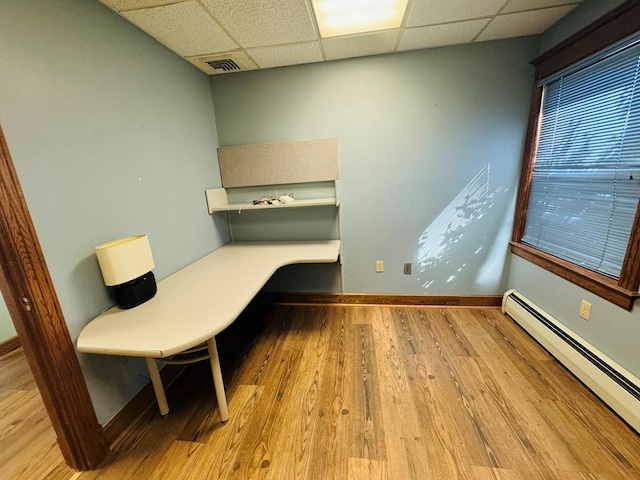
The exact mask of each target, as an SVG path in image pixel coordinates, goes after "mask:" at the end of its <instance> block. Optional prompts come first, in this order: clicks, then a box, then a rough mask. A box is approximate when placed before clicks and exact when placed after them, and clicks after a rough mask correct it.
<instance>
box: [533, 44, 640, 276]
mask: <svg viewBox="0 0 640 480" xmlns="http://www.w3.org/2000/svg"><path fill="white" fill-rule="evenodd" d="M589 60H590V61H588V62H581V65H580V66H579V67H580V68H576V66H572V67H569V68H568V69H566V70H565V71H564V72H560V73H559V74H556V75H554V77H553V78H550V79H548V80H546V81H543V103H542V120H541V126H540V131H539V137H538V145H537V149H536V157H535V164H534V170H533V178H532V182H531V194H530V197H529V207H528V211H527V220H526V224H525V233H524V236H523V238H522V241H523V242H524V243H526V244H529V245H531V246H533V247H535V248H537V249H539V250H542V251H544V252H547V253H549V254H551V255H554V256H557V257H560V258H563V259H565V260H568V261H570V262H573V263H575V264H577V265H580V266H583V267H585V268H588V269H590V270H593V271H596V272H600V273H603V274H606V275H609V276H612V277H615V278H617V277H619V275H620V271H621V268H622V263H623V261H624V257H625V252H626V248H627V243H628V241H629V235H630V232H631V228H632V224H633V220H634V217H635V213H636V209H637V208H638V199H639V198H640V44H639V43H638V41H637V39H630V40H628V41H627V42H626V43H624V44H622V45H617V46H616V51H615V52H614V53H612V52H611V51H608V52H603V53H601V54H599V55H596V56H595V57H593V58H591V59H589Z"/></svg>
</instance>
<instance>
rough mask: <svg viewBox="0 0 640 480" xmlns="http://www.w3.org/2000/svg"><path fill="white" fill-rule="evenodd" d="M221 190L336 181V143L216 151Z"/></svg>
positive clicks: (328, 140) (307, 142) (304, 142)
mask: <svg viewBox="0 0 640 480" xmlns="http://www.w3.org/2000/svg"><path fill="white" fill-rule="evenodd" d="M218 162H219V164H220V177H221V178H222V186H223V187H224V188H237V187H252V186H260V185H282V184H287V183H310V182H327V181H336V180H338V140H337V139H335V138H318V139H313V140H299V141H295V142H277V143H259V144H253V145H235V146H231V147H220V148H218Z"/></svg>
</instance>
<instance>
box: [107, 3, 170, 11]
mask: <svg viewBox="0 0 640 480" xmlns="http://www.w3.org/2000/svg"><path fill="white" fill-rule="evenodd" d="M180 1H181V0H100V2H101V3H104V4H105V5H106V6H107V7H109V8H110V9H111V10H115V11H116V12H122V11H124V10H136V9H140V8H149V7H159V6H160V5H169V4H170V3H179V2H180Z"/></svg>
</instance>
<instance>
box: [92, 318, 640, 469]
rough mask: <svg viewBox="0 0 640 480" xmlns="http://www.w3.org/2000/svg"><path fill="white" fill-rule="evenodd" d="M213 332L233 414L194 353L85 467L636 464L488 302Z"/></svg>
mask: <svg viewBox="0 0 640 480" xmlns="http://www.w3.org/2000/svg"><path fill="white" fill-rule="evenodd" d="M255 332H257V334H256V333H255ZM218 343H219V345H220V355H221V358H222V359H223V362H224V360H225V359H226V360H227V362H226V363H224V364H223V373H224V375H225V378H226V383H227V394H228V399H229V407H230V415H231V418H230V420H229V423H228V424H227V425H224V426H223V425H221V424H220V422H219V416H218V413H217V410H216V409H215V408H214V402H215V400H214V395H213V392H212V383H213V382H212V381H211V380H210V378H209V375H210V374H209V372H208V371H207V369H206V367H207V366H206V364H205V365H202V366H197V367H192V370H191V372H187V375H186V376H185V377H184V378H183V379H181V380H179V381H178V382H177V384H176V385H178V388H176V389H174V390H173V391H171V392H170V394H169V402H170V405H171V408H172V412H171V413H170V414H169V415H168V416H167V417H165V418H161V417H160V416H159V414H158V413H157V410H156V409H153V410H151V411H149V412H148V413H147V414H146V416H145V418H144V419H143V421H142V423H141V424H140V425H139V426H137V427H136V428H134V429H133V430H132V431H131V432H129V434H128V435H126V436H125V437H124V438H122V439H120V440H119V441H118V442H117V443H116V445H115V446H114V449H113V451H112V452H111V454H110V456H109V457H108V459H107V460H106V462H105V463H104V464H103V465H102V467H101V468H100V469H99V470H96V471H92V472H85V473H83V474H82V475H81V476H80V479H81V480H94V479H95V480H105V479H145V480H147V479H149V480H151V479H171V480H178V479H198V480H199V479H262V478H264V479H268V478H273V479H279V480H289V479H296V480H297V479H313V480H315V479H322V480H325V479H340V480H344V479H347V480H356V479H399V480H409V479H419V480H423V479H424V480H426V479H447V480H448V479H478V480H484V479H509V480H513V479H526V480H530V479H563V480H573V479H592V480H596V479H597V480H615V479H625V480H627V479H634V478H636V479H640V437H639V436H638V435H637V434H636V433H635V432H634V431H632V430H631V429H630V428H629V427H628V426H627V425H626V424H624V423H623V422H622V421H621V420H620V419H619V418H618V417H617V416H616V415H615V414H613V413H612V412H611V411H610V410H609V409H608V408H607V407H606V406H604V405H603V404H602V403H601V402H600V401H599V400H598V399H597V398H596V397H594V396H593V395H592V394H591V393H590V392H589V391H588V390H587V389H586V388H585V387H584V386H583V385H582V384H581V383H579V382H578V381H577V380H575V379H574V377H572V375H571V374H569V373H568V372H567V371H566V370H565V369H564V368H563V367H562V366H561V365H559V364H558V363H557V362H556V361H555V360H553V359H552V358H551V357H550V356H549V355H548V354H547V353H546V352H545V351H544V350H542V349H541V348H540V347H539V346H538V345H537V344H536V343H535V342H534V341H533V340H531V339H530V337H528V336H527V335H526V334H525V333H524V332H523V331H522V330H521V329H520V328H519V327H518V326H517V325H515V324H514V323H513V322H512V321H511V320H509V319H508V318H507V317H505V316H503V315H502V314H501V313H500V311H499V310H498V309H494V308H486V309H464V308H434V307H426V308H425V307H381V306H285V305H281V306H273V307H269V309H268V311H267V312H266V314H264V315H261V314H257V313H254V314H250V315H245V318H242V319H241V320H239V321H238V322H236V324H234V326H233V327H232V329H231V330H230V331H228V332H225V333H224V334H223V335H222V336H220V337H219V339H218Z"/></svg>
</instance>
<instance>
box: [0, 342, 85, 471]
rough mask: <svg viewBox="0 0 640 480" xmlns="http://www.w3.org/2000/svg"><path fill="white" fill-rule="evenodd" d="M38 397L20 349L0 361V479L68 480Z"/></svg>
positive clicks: (60, 454) (49, 423)
mask: <svg viewBox="0 0 640 480" xmlns="http://www.w3.org/2000/svg"><path fill="white" fill-rule="evenodd" d="M74 473H75V472H74V471H73V470H72V469H71V468H69V467H67V465H66V464H65V462H64V459H63V458H62V453H60V450H59V448H58V444H57V443H56V435H55V432H54V431H53V427H52V425H51V421H50V420H49V417H48V416H47V413H46V411H45V407H44V404H43V403H42V397H40V393H39V392H38V389H37V387H36V385H35V381H34V379H33V375H32V374H31V371H30V370H29V366H28V365H27V361H26V359H25V358H24V353H23V351H22V349H19V350H16V351H13V352H11V353H8V354H6V355H4V356H2V357H0V479H1V480H44V479H47V480H68V479H70V478H71V477H72V476H73V475H74Z"/></svg>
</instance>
